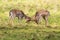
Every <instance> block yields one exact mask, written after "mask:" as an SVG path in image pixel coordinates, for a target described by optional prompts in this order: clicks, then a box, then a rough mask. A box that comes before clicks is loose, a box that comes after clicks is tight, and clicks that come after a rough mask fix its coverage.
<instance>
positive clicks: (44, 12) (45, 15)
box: [35, 9, 50, 26]
mask: <svg viewBox="0 0 60 40" xmlns="http://www.w3.org/2000/svg"><path fill="white" fill-rule="evenodd" d="M49 15H50V13H49V11H47V10H43V9H42V10H39V11H37V12H36V14H35V22H36V23H37V24H38V23H39V20H41V17H42V18H43V19H44V20H45V25H46V26H47V25H48V16H49Z"/></svg>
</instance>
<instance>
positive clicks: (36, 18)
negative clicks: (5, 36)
mask: <svg viewBox="0 0 60 40" xmlns="http://www.w3.org/2000/svg"><path fill="white" fill-rule="evenodd" d="M49 15H50V13H49V11H47V10H44V9H42V10H39V11H37V12H36V14H35V15H34V17H33V18H34V19H33V21H35V23H37V24H38V23H39V20H41V17H42V18H43V19H44V20H45V25H46V26H47V25H48V16H49ZM9 16H10V19H14V18H15V17H17V18H18V19H23V18H25V19H26V22H30V21H32V18H31V17H29V16H27V15H25V14H24V12H23V11H22V10H18V9H12V10H10V12H9Z"/></svg>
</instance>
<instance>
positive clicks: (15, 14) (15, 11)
mask: <svg viewBox="0 0 60 40" xmlns="http://www.w3.org/2000/svg"><path fill="white" fill-rule="evenodd" d="M9 17H10V19H14V18H15V17H17V18H18V19H23V18H25V19H26V22H29V21H30V20H31V18H30V17H28V16H27V15H25V14H24V12H23V11H22V10H18V9H12V10H10V12H9Z"/></svg>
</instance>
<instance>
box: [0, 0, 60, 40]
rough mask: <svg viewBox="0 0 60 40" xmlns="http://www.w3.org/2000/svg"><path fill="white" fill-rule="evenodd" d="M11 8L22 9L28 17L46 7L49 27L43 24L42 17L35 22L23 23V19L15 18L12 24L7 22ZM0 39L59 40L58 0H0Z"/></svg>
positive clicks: (59, 15) (59, 13)
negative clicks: (39, 21)
mask: <svg viewBox="0 0 60 40" xmlns="http://www.w3.org/2000/svg"><path fill="white" fill-rule="evenodd" d="M53 1H54V2H53ZM11 9H19V10H22V11H23V12H24V13H25V14H26V15H28V16H30V17H32V16H33V15H35V12H36V11H37V10H40V9H47V10H48V11H49V12H50V16H49V18H48V22H49V26H50V27H46V26H45V21H44V20H43V19H42V21H41V23H39V24H36V23H35V22H34V21H31V22H29V23H25V22H26V20H25V19H23V20H20V21H19V22H18V19H17V18H16V19H15V20H14V22H13V25H12V24H11V23H9V11H10V10H11ZM0 40H60V0H58V1H56V0H49V1H47V0H46V1H44V0H31V1H30V0H8V1H3V0H0Z"/></svg>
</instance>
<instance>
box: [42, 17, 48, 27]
mask: <svg viewBox="0 0 60 40" xmlns="http://www.w3.org/2000/svg"><path fill="white" fill-rule="evenodd" d="M43 19H44V20H45V26H48V16H44V17H43Z"/></svg>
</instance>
